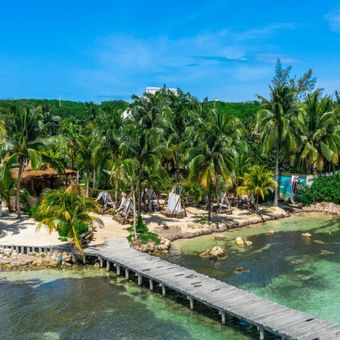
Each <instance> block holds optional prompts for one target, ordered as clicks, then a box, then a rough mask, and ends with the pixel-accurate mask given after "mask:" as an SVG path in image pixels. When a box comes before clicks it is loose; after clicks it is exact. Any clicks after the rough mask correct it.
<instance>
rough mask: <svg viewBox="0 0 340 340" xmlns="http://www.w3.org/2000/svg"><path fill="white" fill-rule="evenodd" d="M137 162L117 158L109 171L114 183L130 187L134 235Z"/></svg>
mask: <svg viewBox="0 0 340 340" xmlns="http://www.w3.org/2000/svg"><path fill="white" fill-rule="evenodd" d="M138 166H139V164H138V162H137V161H136V160H135V159H124V160H122V159H117V160H116V162H115V163H114V165H113V167H112V171H111V178H112V180H113V181H114V183H115V184H116V183H121V184H122V185H123V186H125V187H127V188H129V189H130V193H131V195H132V201H133V228H134V232H135V237H136V222H137V218H136V216H137V214H136V187H137V185H138V180H139V172H138Z"/></svg>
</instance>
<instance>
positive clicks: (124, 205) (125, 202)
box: [112, 193, 133, 224]
mask: <svg viewBox="0 0 340 340" xmlns="http://www.w3.org/2000/svg"><path fill="white" fill-rule="evenodd" d="M132 212H133V203H132V199H131V198H129V197H127V196H126V194H125V193H123V197H122V201H121V203H120V206H119V208H118V209H117V210H115V215H114V216H112V218H113V219H114V220H116V221H118V222H119V223H122V224H125V223H130V219H129V218H130V216H131V214H132Z"/></svg>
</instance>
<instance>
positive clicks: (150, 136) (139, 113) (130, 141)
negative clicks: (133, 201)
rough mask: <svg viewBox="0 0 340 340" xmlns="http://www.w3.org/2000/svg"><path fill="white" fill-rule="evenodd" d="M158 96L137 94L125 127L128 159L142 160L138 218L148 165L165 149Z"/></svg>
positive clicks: (123, 146)
mask: <svg viewBox="0 0 340 340" xmlns="http://www.w3.org/2000/svg"><path fill="white" fill-rule="evenodd" d="M157 98H159V96H158V95H157V94H156V95H146V96H145V98H139V97H134V100H135V101H134V103H133V105H132V106H131V110H130V116H129V118H128V119H127V120H126V123H125V125H124V128H123V130H122V138H121V145H120V150H121V152H122V157H123V158H124V159H133V160H135V161H136V162H137V163H138V186H137V218H138V219H139V218H140V217H141V204H142V181H143V175H144V170H145V168H146V167H152V165H153V164H155V163H157V161H158V159H159V155H160V153H161V151H162V149H163V147H162V144H161V133H162V130H161V129H160V128H159V127H158V119H159V118H160V113H159V112H160V111H159V110H160V109H159V108H155V107H153V106H152V105H154V106H156V105H158V102H157Z"/></svg>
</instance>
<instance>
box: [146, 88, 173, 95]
mask: <svg viewBox="0 0 340 340" xmlns="http://www.w3.org/2000/svg"><path fill="white" fill-rule="evenodd" d="M162 88H163V87H155V86H148V87H147V88H146V89H145V93H147V94H148V93H150V94H155V93H156V92H157V91H160V90H161V89H162ZM166 89H167V90H169V91H171V92H172V93H174V94H176V95H177V92H178V90H177V89H175V88H171V87H169V88H166Z"/></svg>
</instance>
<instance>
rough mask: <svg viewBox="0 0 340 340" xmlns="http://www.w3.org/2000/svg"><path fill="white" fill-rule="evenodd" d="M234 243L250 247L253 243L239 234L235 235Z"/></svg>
mask: <svg viewBox="0 0 340 340" xmlns="http://www.w3.org/2000/svg"><path fill="white" fill-rule="evenodd" d="M235 243H236V245H237V246H239V247H250V246H251V245H252V244H253V242H252V241H248V240H246V239H244V238H242V237H241V236H239V237H236V239H235Z"/></svg>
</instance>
